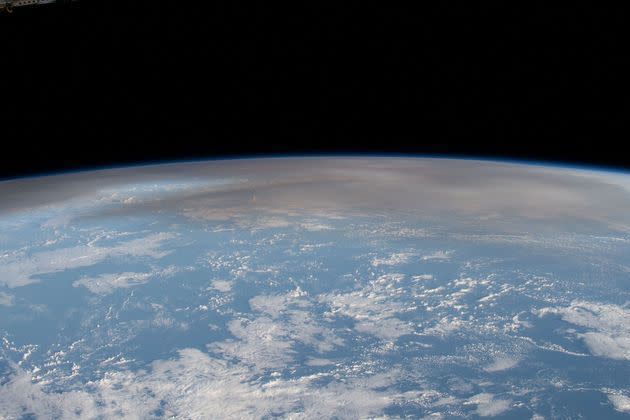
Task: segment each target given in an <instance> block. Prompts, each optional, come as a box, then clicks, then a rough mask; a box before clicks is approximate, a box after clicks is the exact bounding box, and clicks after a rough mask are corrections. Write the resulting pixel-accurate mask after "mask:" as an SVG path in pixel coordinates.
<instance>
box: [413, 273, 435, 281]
mask: <svg viewBox="0 0 630 420" xmlns="http://www.w3.org/2000/svg"><path fill="white" fill-rule="evenodd" d="M411 278H412V279H413V280H433V274H419V275H417V276H411Z"/></svg>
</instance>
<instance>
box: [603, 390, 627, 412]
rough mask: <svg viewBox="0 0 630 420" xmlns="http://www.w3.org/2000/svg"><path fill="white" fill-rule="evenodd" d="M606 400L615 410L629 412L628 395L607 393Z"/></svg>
mask: <svg viewBox="0 0 630 420" xmlns="http://www.w3.org/2000/svg"><path fill="white" fill-rule="evenodd" d="M608 400H609V401H610V403H611V404H612V405H613V407H615V410H617V411H621V412H622V413H630V397H627V396H625V395H621V394H608Z"/></svg>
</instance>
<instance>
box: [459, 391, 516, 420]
mask: <svg viewBox="0 0 630 420" xmlns="http://www.w3.org/2000/svg"><path fill="white" fill-rule="evenodd" d="M467 403H468V404H476V405H477V414H478V415H480V416H482V417H487V416H497V415H499V414H501V413H503V412H505V411H507V410H509V409H510V404H511V401H510V400H505V399H501V398H495V396H494V395H492V394H489V393H481V394H477V395H474V396H473V397H471V398H470V399H469V400H468V402H467Z"/></svg>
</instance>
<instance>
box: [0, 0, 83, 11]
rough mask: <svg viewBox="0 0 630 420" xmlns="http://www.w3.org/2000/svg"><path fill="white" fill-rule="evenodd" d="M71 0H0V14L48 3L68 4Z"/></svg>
mask: <svg viewBox="0 0 630 420" xmlns="http://www.w3.org/2000/svg"><path fill="white" fill-rule="evenodd" d="M70 1H72V0H0V12H9V13H10V12H12V11H13V9H15V8H16V7H24V6H38V5H42V4H50V3H68V2H70Z"/></svg>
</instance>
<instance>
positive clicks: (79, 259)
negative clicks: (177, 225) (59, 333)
mask: <svg viewBox="0 0 630 420" xmlns="http://www.w3.org/2000/svg"><path fill="white" fill-rule="evenodd" d="M173 237H174V235H173V234H171V233H165V232H161V233H154V234H151V235H148V236H146V237H144V238H138V239H133V240H130V241H126V242H121V243H118V244H116V245H112V246H106V247H101V246H96V245H94V244H93V243H87V244H82V245H77V246H74V247H70V248H60V249H55V250H50V251H42V252H38V253H34V254H32V255H25V254H19V255H11V256H9V257H7V258H5V260H4V261H3V271H2V273H1V274H0V285H6V286H8V287H10V288H14V287H21V286H26V285H28V284H32V283H36V282H38V279H37V278H36V277H37V276H38V275H42V274H49V273H56V272H60V271H64V270H70V269H74V268H80V267H89V266H91V265H94V264H97V263H99V262H101V261H105V260H107V259H109V258H116V257H149V258H154V259H159V258H162V257H164V256H166V255H168V254H169V253H170V252H169V251H165V250H163V249H161V247H162V245H163V244H164V242H166V241H167V240H169V239H172V238H173Z"/></svg>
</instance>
